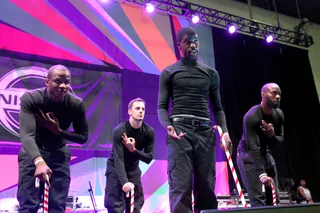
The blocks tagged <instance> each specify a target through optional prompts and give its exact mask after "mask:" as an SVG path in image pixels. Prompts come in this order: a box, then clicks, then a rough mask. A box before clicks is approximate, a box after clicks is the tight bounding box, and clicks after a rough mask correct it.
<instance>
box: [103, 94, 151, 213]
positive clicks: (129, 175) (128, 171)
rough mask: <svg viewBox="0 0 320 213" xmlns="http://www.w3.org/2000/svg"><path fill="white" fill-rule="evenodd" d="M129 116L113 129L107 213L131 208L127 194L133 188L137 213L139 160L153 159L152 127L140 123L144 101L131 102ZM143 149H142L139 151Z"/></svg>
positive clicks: (141, 197)
mask: <svg viewBox="0 0 320 213" xmlns="http://www.w3.org/2000/svg"><path fill="white" fill-rule="evenodd" d="M128 114H129V115H130V118H129V120H128V121H125V122H123V123H121V124H119V125H118V126H117V127H116V128H115V129H114V130H113V146H112V152H111V154H110V157H109V159H108V162H107V170H106V176H107V184H106V192H105V198H104V205H105V207H106V208H107V209H108V212H109V213H123V211H124V209H126V212H129V211H130V202H129V201H130V200H129V199H126V197H125V196H126V193H127V192H130V191H131V190H132V189H134V212H135V213H140V210H141V208H142V206H143V203H144V195H143V190H142V183H141V170H140V168H139V161H140V160H141V161H143V162H145V163H147V164H149V163H150V162H151V161H152V159H153V146H154V130H153V128H152V127H150V126H149V125H147V124H146V123H144V122H143V119H144V115H145V102H144V101H143V100H142V99H141V98H136V99H133V100H132V101H130V103H129V105H128ZM142 150H144V151H142Z"/></svg>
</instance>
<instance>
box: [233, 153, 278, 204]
mask: <svg viewBox="0 0 320 213" xmlns="http://www.w3.org/2000/svg"><path fill="white" fill-rule="evenodd" d="M263 160H264V168H265V170H266V173H267V174H268V176H269V177H272V178H273V180H274V183H275V188H276V194H277V203H279V202H280V198H279V190H278V186H279V184H278V175H277V168H276V163H275V161H274V159H273V157H272V155H271V154H270V153H269V152H268V153H267V154H266V156H265V157H263ZM237 164H238V168H239V171H240V175H241V179H242V182H243V184H244V186H245V188H246V190H247V193H248V196H249V200H250V204H251V206H266V205H272V191H271V187H265V192H263V191H262V183H261V182H260V179H259V175H260V174H258V173H257V171H256V170H255V168H254V165H253V159H252V157H251V156H250V155H249V154H248V153H246V152H238V153H237Z"/></svg>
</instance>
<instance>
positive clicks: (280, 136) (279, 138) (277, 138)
mask: <svg viewBox="0 0 320 213" xmlns="http://www.w3.org/2000/svg"><path fill="white" fill-rule="evenodd" d="M276 110H277V109H276ZM276 113H277V114H278V122H280V123H281V128H280V132H275V135H274V136H272V137H271V138H269V139H270V142H271V143H283V142H284V130H283V123H284V114H283V112H282V110H279V112H277V111H276Z"/></svg>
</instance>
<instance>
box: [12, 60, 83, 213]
mask: <svg viewBox="0 0 320 213" xmlns="http://www.w3.org/2000/svg"><path fill="white" fill-rule="evenodd" d="M70 82H71V75H70V72H69V70H68V69H67V68H66V67H65V66H62V65H55V66H52V67H51V68H50V69H49V72H48V77H47V79H46V80H45V83H46V88H40V89H36V90H32V91H29V92H26V93H24V94H23V96H22V98H21V108H20V114H19V119H20V138H21V142H22V148H21V150H20V152H19V155H18V162H19V182H18V194H17V198H18V201H19V204H20V206H19V210H18V212H19V213H27V212H30V213H35V212H37V211H38V208H39V204H40V202H41V201H40V198H41V194H42V192H43V188H42V189H41V188H35V178H36V177H38V178H39V179H40V180H42V181H45V182H46V183H47V184H48V185H50V193H49V212H50V213H64V212H65V208H66V202H67V197H68V192H69V185H70V167H69V161H70V157H71V154H70V150H69V148H68V147H66V144H67V140H69V141H73V142H77V143H80V144H84V143H85V142H86V141H87V139H88V124H87V120H86V113H85V107H84V104H83V101H82V100H81V99H80V98H79V97H77V96H76V95H74V94H71V93H69V88H70ZM71 124H72V125H73V128H74V132H70V131H68V128H69V127H70V125H71ZM47 177H49V178H47Z"/></svg>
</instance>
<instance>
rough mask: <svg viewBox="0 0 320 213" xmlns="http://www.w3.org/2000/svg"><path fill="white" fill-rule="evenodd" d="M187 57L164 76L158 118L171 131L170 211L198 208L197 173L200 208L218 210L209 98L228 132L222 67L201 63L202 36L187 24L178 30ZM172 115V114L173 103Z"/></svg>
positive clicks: (216, 117) (169, 165)
mask: <svg viewBox="0 0 320 213" xmlns="http://www.w3.org/2000/svg"><path fill="white" fill-rule="evenodd" d="M177 41H178V47H179V49H180V50H181V52H182V54H183V58H182V59H181V60H179V61H178V62H176V63H174V64H172V65H171V66H169V67H167V68H165V69H164V70H163V71H162V73H161V75H160V88H159V95H158V117H159V120H160V123H161V124H162V125H163V127H164V128H166V129H167V134H168V135H167V138H166V141H167V152H168V182H169V187H170V192H169V198H170V209H171V212H173V213H191V212H192V202H191V193H192V177H193V174H194V184H193V192H194V201H195V205H194V208H195V212H196V213H198V212H200V211H201V210H205V209H216V208H217V199H216V196H215V194H214V186H215V150H214V149H215V134H214V132H213V131H212V128H211V122H210V111H209V104H208V99H210V101H211V103H212V107H213V109H212V110H213V112H214V119H215V121H216V123H217V124H218V125H219V126H221V128H222V130H223V131H224V133H225V136H224V137H225V140H226V142H227V147H228V148H229V149H231V140H230V137H229V135H228V133H227V131H228V130H227V125H226V119H225V114H224V111H223V108H222V105H221V100H220V90H219V86H220V80H219V74H218V72H217V71H216V70H214V69H212V68H210V67H209V66H208V65H205V64H202V63H199V62H197V58H198V51H199V40H198V35H197V32H196V31H195V29H193V28H191V27H183V28H182V29H180V30H179V32H178V34H177ZM170 99H171V100H172V110H171V111H172V115H171V117H170V116H169V112H168V108H169V101H170Z"/></svg>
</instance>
